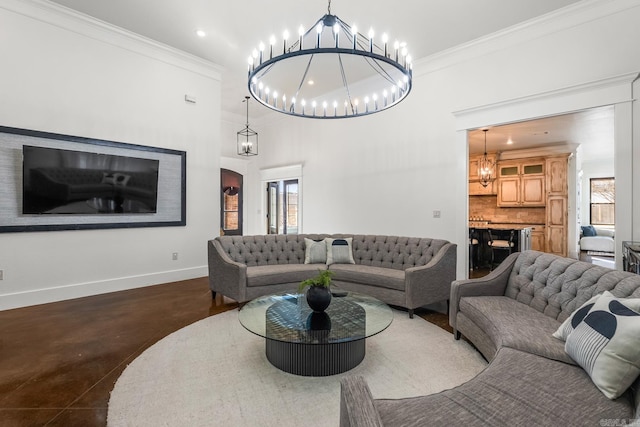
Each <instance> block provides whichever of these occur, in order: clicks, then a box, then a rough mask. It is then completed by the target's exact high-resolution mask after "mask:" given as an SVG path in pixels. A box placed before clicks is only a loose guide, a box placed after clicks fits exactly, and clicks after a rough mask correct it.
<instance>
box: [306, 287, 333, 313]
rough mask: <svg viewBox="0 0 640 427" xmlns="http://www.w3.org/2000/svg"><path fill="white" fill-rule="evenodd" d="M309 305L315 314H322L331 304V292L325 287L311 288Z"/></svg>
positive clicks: (308, 290)
mask: <svg viewBox="0 0 640 427" xmlns="http://www.w3.org/2000/svg"><path fill="white" fill-rule="evenodd" d="M307 304H309V308H311V310H313V311H314V312H315V313H322V312H323V311H325V310H326V309H327V307H329V304H331V291H329V288H325V287H324V286H310V287H309V289H307Z"/></svg>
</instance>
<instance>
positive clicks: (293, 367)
mask: <svg viewBox="0 0 640 427" xmlns="http://www.w3.org/2000/svg"><path fill="white" fill-rule="evenodd" d="M238 318H239V320H240V323H241V324H242V326H244V327H245V328H246V329H247V330H249V331H250V332H253V333H254V334H256V335H259V336H261V337H263V338H265V341H266V355H267V359H268V360H269V362H271V364H272V365H274V366H275V367H277V368H278V369H281V370H283V371H285V372H289V373H292V374H296V375H305V376H327V375H334V374H339V373H341V372H345V371H348V370H349V369H352V368H354V367H356V366H358V364H360V362H362V360H363V359H364V356H365V339H366V338H368V337H370V336H373V335H375V334H378V333H380V332H382V331H384V330H385V329H386V328H387V327H388V326H389V325H390V324H391V321H392V320H393V312H392V311H391V309H390V308H389V306H387V305H386V304H385V303H383V302H382V301H379V300H377V299H376V298H373V297H370V296H367V295H363V294H358V293H355V292H338V291H336V292H335V293H334V296H333V298H332V299H331V304H330V305H329V307H328V308H327V309H326V310H325V312H323V313H314V312H313V311H312V310H311V309H310V308H309V306H308V305H307V301H306V298H305V295H304V294H297V293H295V292H290V293H286V292H285V293H280V294H275V295H267V296H264V297H260V298H256V299H254V300H253V301H250V302H248V303H247V304H245V305H244V306H243V307H242V308H241V309H240V312H239V314H238Z"/></svg>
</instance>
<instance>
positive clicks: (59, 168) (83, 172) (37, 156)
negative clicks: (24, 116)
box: [22, 145, 160, 215]
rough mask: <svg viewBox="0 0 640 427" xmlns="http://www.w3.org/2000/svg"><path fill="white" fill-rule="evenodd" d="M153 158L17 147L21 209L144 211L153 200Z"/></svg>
mask: <svg viewBox="0 0 640 427" xmlns="http://www.w3.org/2000/svg"><path fill="white" fill-rule="evenodd" d="M159 165H160V162H159V160H154V159H142V158H137V157H128V156H116V155H111V154H102V153H90V152H84V151H72V150H63V149H58V148H44V147H35V146H30V145H24V146H23V168H22V174H23V194H22V196H23V198H22V201H23V202H22V213H23V214H38V215H40V214H62V215H69V214H81V215H91V214H98V215H104V214H120V215H121V214H149V213H156V210H157V205H158V168H159Z"/></svg>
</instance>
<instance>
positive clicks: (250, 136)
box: [236, 96, 258, 157]
mask: <svg viewBox="0 0 640 427" xmlns="http://www.w3.org/2000/svg"><path fill="white" fill-rule="evenodd" d="M242 102H246V103H247V122H246V124H245V127H244V129H242V130H241V131H239V132H238V133H237V136H236V138H237V140H238V155H239V156H247V157H248V156H257V155H258V132H256V131H254V130H253V129H251V128H250V127H249V97H248V96H245V97H244V101H242Z"/></svg>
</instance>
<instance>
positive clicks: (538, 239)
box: [531, 225, 546, 252]
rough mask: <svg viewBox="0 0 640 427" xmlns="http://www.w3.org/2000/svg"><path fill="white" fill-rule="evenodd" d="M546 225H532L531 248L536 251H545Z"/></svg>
mask: <svg viewBox="0 0 640 427" xmlns="http://www.w3.org/2000/svg"><path fill="white" fill-rule="evenodd" d="M544 229H545V226H544V225H534V226H532V227H531V249H533V250H534V251H540V252H544V251H545V239H546V236H545V231H544Z"/></svg>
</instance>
